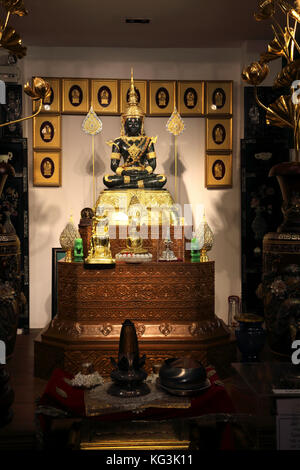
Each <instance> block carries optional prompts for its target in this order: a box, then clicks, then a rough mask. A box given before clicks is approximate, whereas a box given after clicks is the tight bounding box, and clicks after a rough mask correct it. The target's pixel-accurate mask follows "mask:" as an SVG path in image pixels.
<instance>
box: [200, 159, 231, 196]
mask: <svg viewBox="0 0 300 470" xmlns="http://www.w3.org/2000/svg"><path fill="white" fill-rule="evenodd" d="M205 186H206V188H231V187H232V154H228V155H220V154H207V155H206V157H205Z"/></svg>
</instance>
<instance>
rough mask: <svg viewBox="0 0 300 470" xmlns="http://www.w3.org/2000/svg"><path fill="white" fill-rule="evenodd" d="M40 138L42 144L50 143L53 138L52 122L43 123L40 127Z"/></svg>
mask: <svg viewBox="0 0 300 470" xmlns="http://www.w3.org/2000/svg"><path fill="white" fill-rule="evenodd" d="M40 137H41V139H42V141H43V142H51V141H52V140H53V137H54V127H53V124H52V122H50V121H43V122H42V124H41V125H40Z"/></svg>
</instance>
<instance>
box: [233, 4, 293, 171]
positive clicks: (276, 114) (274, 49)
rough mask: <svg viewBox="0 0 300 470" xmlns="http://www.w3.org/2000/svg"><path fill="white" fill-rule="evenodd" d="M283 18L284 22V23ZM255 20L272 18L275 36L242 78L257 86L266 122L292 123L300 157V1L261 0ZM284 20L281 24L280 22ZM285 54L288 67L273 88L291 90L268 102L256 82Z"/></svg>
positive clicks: (274, 124) (258, 101)
mask: <svg viewBox="0 0 300 470" xmlns="http://www.w3.org/2000/svg"><path fill="white" fill-rule="evenodd" d="M282 17H283V18H284V22H285V26H284V25H283V24H282ZM254 18H255V19H256V21H258V22H260V21H264V20H269V21H270V22H271V28H272V31H273V33H274V39H273V40H272V41H271V42H269V44H268V46H267V50H266V51H265V52H262V53H261V54H260V59H259V60H258V61H256V62H252V63H251V64H250V65H248V66H247V67H244V69H243V71H242V79H243V80H244V81H245V82H246V83H248V84H249V85H253V86H254V93H255V99H256V102H257V103H258V105H259V106H261V107H262V108H263V109H264V110H265V111H266V123H267V124H270V125H272V126H278V127H290V128H292V129H293V131H294V143H295V150H296V161H297V162H299V161H300V156H299V148H300V130H299V120H300V100H298V94H297V93H295V87H294V82H295V81H296V80H299V79H300V59H297V58H295V51H297V52H298V54H300V45H299V43H298V41H297V39H296V33H297V27H298V25H299V23H300V1H299V0H297V1H295V2H294V5H291V4H290V3H289V2H288V1H286V0H263V1H260V3H259V6H258V12H256V13H255V14H254ZM280 23H281V24H280ZM278 58H280V59H282V58H284V59H285V60H286V65H285V67H283V68H282V70H281V71H280V72H279V73H278V75H277V76H276V78H275V80H274V88H281V87H285V88H289V92H288V93H285V94H283V95H281V96H280V97H279V98H277V100H276V101H275V102H274V103H272V104H270V105H269V106H265V105H264V104H263V103H262V102H261V101H260V99H259V97H258V95H257V86H258V85H260V84H261V83H262V82H263V81H264V80H265V78H266V77H267V75H268V74H269V71H270V69H269V66H268V63H269V62H271V61H273V60H276V59H278Z"/></svg>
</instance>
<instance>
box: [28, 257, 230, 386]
mask: <svg viewBox="0 0 300 470" xmlns="http://www.w3.org/2000/svg"><path fill="white" fill-rule="evenodd" d="M126 318H128V319H130V320H131V321H133V322H134V324H135V328H136V331H137V335H138V339H139V349H140V354H141V355H142V354H146V356H147V361H146V370H147V372H151V370H152V367H153V366H154V365H155V364H157V363H161V362H163V361H164V360H165V359H167V358H170V357H178V356H184V355H191V354H192V355H193V356H195V357H196V358H197V359H199V360H200V361H201V362H202V363H203V364H204V365H208V364H209V363H213V364H214V365H215V366H216V365H217V363H220V364H221V363H222V364H224V363H226V362H231V361H233V360H234V358H235V356H234V350H235V346H234V342H233V341H232V339H231V338H230V333H229V331H228V329H227V328H226V326H225V325H224V323H223V321H222V320H221V319H219V318H218V317H216V316H215V314H214V263H213V262H208V263H190V262H177V263H168V262H165V263H163V262H162V263H146V264H142V263H141V264H137V265H132V264H126V263H118V264H117V265H116V268H115V269H114V270H104V271H103V270H100V271H97V270H86V269H84V266H83V264H82V263H65V262H64V261H59V263H58V314H57V315H56V317H55V318H54V319H53V320H52V321H51V323H50V325H49V326H48V327H47V328H46V329H45V330H44V331H43V332H42V333H41V335H40V336H39V338H37V339H36V341H35V375H36V376H37V377H40V378H44V379H47V378H49V376H50V375H51V372H52V371H53V369H54V368H55V367H60V368H62V369H64V370H66V371H67V372H70V373H72V374H76V373H77V372H78V371H79V370H80V368H81V364H82V363H85V362H92V363H93V364H94V367H95V370H97V371H98V372H99V373H100V374H101V375H103V376H109V375H110V373H111V370H112V365H111V362H110V357H114V358H117V356H118V346H119V337H120V331H121V326H122V323H123V321H124V320H125V319H126Z"/></svg>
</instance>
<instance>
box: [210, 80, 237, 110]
mask: <svg viewBox="0 0 300 470" xmlns="http://www.w3.org/2000/svg"><path fill="white" fill-rule="evenodd" d="M232 86H233V82H232V81H230V80H228V81H211V82H210V81H207V82H205V103H206V114H207V115H208V116H210V115H220V114H222V115H232Z"/></svg>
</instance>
